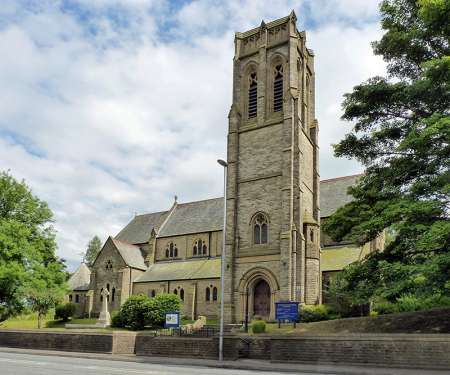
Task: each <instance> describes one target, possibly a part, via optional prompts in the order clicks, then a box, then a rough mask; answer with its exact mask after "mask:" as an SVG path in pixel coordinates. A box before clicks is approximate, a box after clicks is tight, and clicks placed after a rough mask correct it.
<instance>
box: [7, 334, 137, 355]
mask: <svg viewBox="0 0 450 375" xmlns="http://www.w3.org/2000/svg"><path fill="white" fill-rule="evenodd" d="M135 337H136V334H135V333H132V332H107V333H100V332H52V331H38V330H9V329H8V330H0V346H5V347H10V348H23V349H41V350H60V351H69V352H87V353H116V354H133V353H134V348H135Z"/></svg>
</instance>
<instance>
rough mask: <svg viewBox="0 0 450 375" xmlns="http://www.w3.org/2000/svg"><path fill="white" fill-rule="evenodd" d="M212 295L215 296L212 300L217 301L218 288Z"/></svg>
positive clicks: (214, 289)
mask: <svg viewBox="0 0 450 375" xmlns="http://www.w3.org/2000/svg"><path fill="white" fill-rule="evenodd" d="M212 294H213V298H212V299H213V301H217V288H216V287H214V288H213V293H212Z"/></svg>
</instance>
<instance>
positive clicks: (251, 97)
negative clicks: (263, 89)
mask: <svg viewBox="0 0 450 375" xmlns="http://www.w3.org/2000/svg"><path fill="white" fill-rule="evenodd" d="M257 109H258V77H257V75H256V72H253V73H250V76H249V78H248V118H249V119H251V118H255V117H256V114H257Z"/></svg>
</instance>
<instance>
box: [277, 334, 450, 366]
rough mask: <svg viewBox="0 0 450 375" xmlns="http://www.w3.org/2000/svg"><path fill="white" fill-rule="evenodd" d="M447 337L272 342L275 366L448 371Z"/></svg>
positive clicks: (317, 338) (312, 338)
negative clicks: (342, 365)
mask: <svg viewBox="0 0 450 375" xmlns="http://www.w3.org/2000/svg"><path fill="white" fill-rule="evenodd" d="M449 353H450V335H444V334H439V335H415V334H392V335H382V334H379V335H375V334H371V335H363V334H362V335H328V336H308V335H305V336H303V337H299V338H286V337H283V338H272V340H271V351H270V358H271V360H272V361H275V362H303V363H317V364H325V363H348V364H370V365H375V366H385V367H391V366H392V367H412V368H450V356H449Z"/></svg>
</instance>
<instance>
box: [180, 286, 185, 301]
mask: <svg viewBox="0 0 450 375" xmlns="http://www.w3.org/2000/svg"><path fill="white" fill-rule="evenodd" d="M180 299H181V300H182V301H184V289H183V288H181V289H180Z"/></svg>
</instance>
